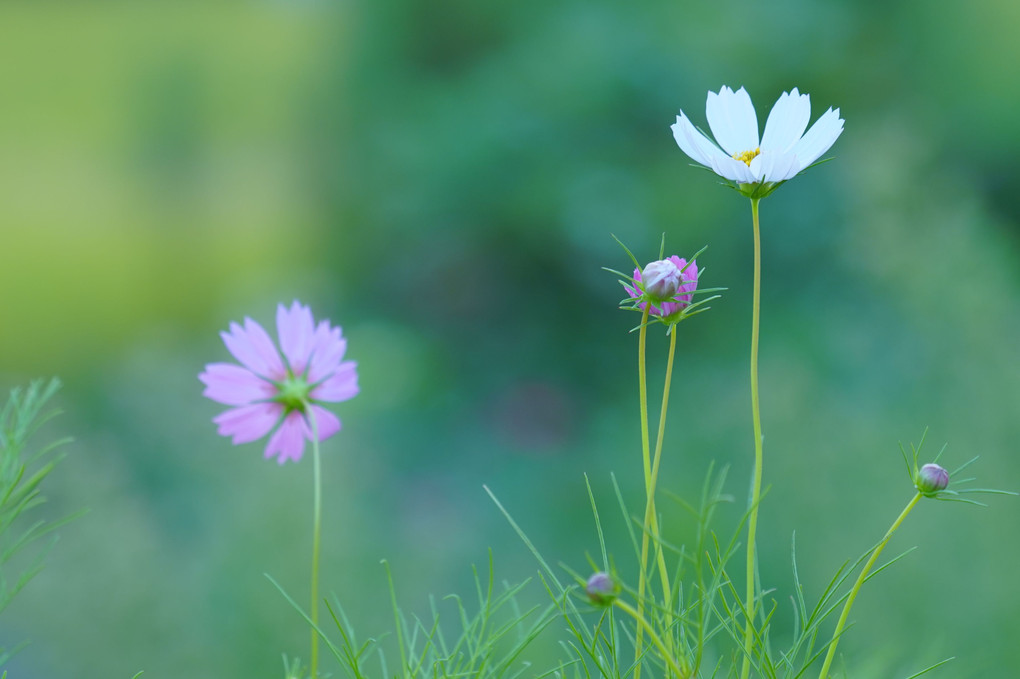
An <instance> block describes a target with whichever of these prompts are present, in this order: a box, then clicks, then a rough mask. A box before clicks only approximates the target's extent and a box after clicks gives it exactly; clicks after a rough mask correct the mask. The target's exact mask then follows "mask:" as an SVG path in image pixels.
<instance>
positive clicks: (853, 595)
mask: <svg viewBox="0 0 1020 679" xmlns="http://www.w3.org/2000/svg"><path fill="white" fill-rule="evenodd" d="M922 497H924V493H922V492H921V491H918V492H917V493H916V494H915V495H914V497H913V498H912V499H911V500H910V502H908V503H907V506H906V507H904V508H903V511H902V512H900V515H899V516H898V517H896V520H895V521H893V524H892V525H891V526H889V530H887V531H886V532H885V537H883V538H882V541H881V542H879V543H878V546H877V547H875V551H874V552H872V553H871V558H870V559H868V562H867V563H866V564H864V568H863V569H861V574H860V575H858V576H857V582H855V583H854V586H853V587H852V588H851V589H850V595H849V596H848V597H847V599H846V603H845V604H843V612H842V613H840V615H839V620H838V621H836V629H835V630H834V631H833V633H832V643H830V644H829V650H828V652H827V653H826V654H825V661H824V662H823V663H822V671H821V672H819V674H818V679H828V676H829V667H830V666H831V665H832V660H833V658H835V657H836V644H838V643H839V639H840V637H841V636H842V635H843V627H844V626H845V625H846V621H847V618H848V617H849V616H850V608H851V607H852V606H853V605H854V601H855V600H856V599H857V594H858V592H860V591H861V585H863V584H864V581H865V580H867V579H868V574H869V573H871V569H872V568H873V567H874V566H875V562H876V561H878V557H879V556H880V555H881V554H882V550H883V549H885V546H886V545H887V544H888V543H889V540H890V539H891V538H892V536H893V533H895V532H896V529H897V528H899V527H900V524H901V523H903V521H904V519H906V518H907V515H908V514H910V512H911V510H913V509H914V507H915V506H916V505H917V502H918V501H919V500H920V499H921V498H922Z"/></svg>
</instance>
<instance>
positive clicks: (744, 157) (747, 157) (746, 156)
mask: <svg viewBox="0 0 1020 679" xmlns="http://www.w3.org/2000/svg"><path fill="white" fill-rule="evenodd" d="M759 153H761V149H760V148H756V149H754V150H753V151H744V152H743V153H734V154H733V159H734V160H741V161H743V162H744V163H746V164H747V166H748V167H751V161H752V160H754V158H755V156H757V155H758V154H759Z"/></svg>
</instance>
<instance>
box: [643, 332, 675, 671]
mask: <svg viewBox="0 0 1020 679" xmlns="http://www.w3.org/2000/svg"><path fill="white" fill-rule="evenodd" d="M675 355H676V326H675V325H674V326H673V327H672V329H671V330H670V333H669V356H668V358H667V359H666V382H665V385H664V386H663V388H662V407H661V409H660V411H659V431H658V433H657V435H656V438H655V454H654V455H653V457H652V473H651V479H650V484H649V488H648V492H647V496H648V497H647V502H646V503H645V522H644V525H645V527H646V528H647V530H646V532H645V534H644V539H643V540H642V543H641V547H642V554H643V555H644V556H643V557H642V560H641V563H642V566H644V564H645V559H646V558H647V548H648V540H649V537H648V536H649V533H651V537H652V539H654V540H655V552H656V558H657V561H658V566H659V577H660V579H661V580H662V607H663V610H664V611H665V613H666V616H667V618H666V621H665V623H664V625H665V628H666V629H672V628H673V605H672V597H673V589H672V588H671V587H670V584H669V570H668V569H667V568H666V558H665V556H664V554H663V551H662V541H661V539H660V536H659V519H658V513H657V512H656V511H655V487H656V484H657V482H658V479H659V462H660V461H661V460H662V441H663V438H664V437H665V434H666V410H667V408H668V406H669V388H670V383H671V382H672V379H673V357H674V356H675ZM666 646H667V647H668V648H669V650H670V652H671V654H672V650H673V636H672V634H670V635H667V637H666Z"/></svg>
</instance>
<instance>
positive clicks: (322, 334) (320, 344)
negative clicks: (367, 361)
mask: <svg viewBox="0 0 1020 679" xmlns="http://www.w3.org/2000/svg"><path fill="white" fill-rule="evenodd" d="M346 352H347V340H345V339H343V338H342V337H341V331H340V328H331V327H330V326H329V322H328V321H323V322H322V323H320V324H319V327H318V328H317V329H316V330H315V339H314V341H313V345H312V357H311V364H310V365H309V366H308V375H307V376H306V379H307V380H308V381H309V382H311V383H315V382H318V381H319V380H321V379H323V378H324V377H328V376H329V375H330V374H332V373H334V372H336V370H337V367H338V366H339V364H340V361H341V359H343V357H344V354H345V353H346Z"/></svg>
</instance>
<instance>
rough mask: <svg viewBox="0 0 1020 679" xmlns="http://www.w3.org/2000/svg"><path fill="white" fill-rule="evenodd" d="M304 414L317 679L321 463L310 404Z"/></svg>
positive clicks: (312, 665) (314, 675)
mask: <svg viewBox="0 0 1020 679" xmlns="http://www.w3.org/2000/svg"><path fill="white" fill-rule="evenodd" d="M305 414H306V416H307V417H308V422H309V423H310V425H311V428H312V461H313V462H312V469H313V477H314V478H313V484H314V491H313V499H312V503H313V509H312V584H311V590H312V604H311V610H310V611H309V613H310V617H311V618H312V648H311V658H310V661H309V672H310V675H309V676H310V679H318V676H319V675H318V669H319V629H318V628H319V549H320V543H321V535H322V463H321V461H320V456H319V427H318V423H317V422H316V421H315V412H314V411H313V410H312V407H311V404H309V403H305Z"/></svg>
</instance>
